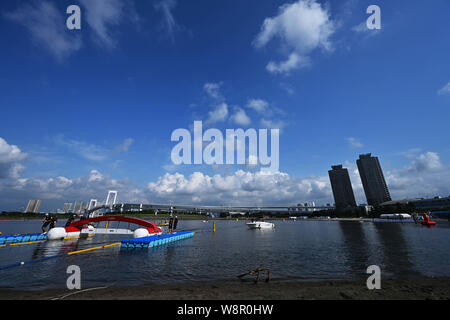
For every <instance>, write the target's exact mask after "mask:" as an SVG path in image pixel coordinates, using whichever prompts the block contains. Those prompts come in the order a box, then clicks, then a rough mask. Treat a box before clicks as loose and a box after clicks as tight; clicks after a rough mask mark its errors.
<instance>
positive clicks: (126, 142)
mask: <svg viewBox="0 0 450 320" xmlns="http://www.w3.org/2000/svg"><path fill="white" fill-rule="evenodd" d="M133 142H134V139H132V138H127V139H125V140H124V141H123V142H122V143H121V144H120V145H118V146H117V147H116V148H115V150H114V151H115V152H116V153H122V152H127V151H128V149H130V146H131V145H132V144H133Z"/></svg>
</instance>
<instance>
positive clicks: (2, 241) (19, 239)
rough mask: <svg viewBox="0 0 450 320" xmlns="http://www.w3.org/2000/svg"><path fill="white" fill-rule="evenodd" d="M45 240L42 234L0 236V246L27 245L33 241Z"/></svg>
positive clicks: (45, 237) (45, 236)
mask: <svg viewBox="0 0 450 320" xmlns="http://www.w3.org/2000/svg"><path fill="white" fill-rule="evenodd" d="M44 240H47V235H46V234H43V233H33V234H19V235H13V236H0V245H7V244H17V243H28V242H34V241H44Z"/></svg>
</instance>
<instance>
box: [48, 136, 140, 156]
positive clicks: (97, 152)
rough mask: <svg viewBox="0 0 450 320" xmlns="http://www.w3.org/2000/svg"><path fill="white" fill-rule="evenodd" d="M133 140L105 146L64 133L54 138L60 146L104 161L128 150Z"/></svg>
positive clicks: (80, 154) (129, 139)
mask: <svg viewBox="0 0 450 320" xmlns="http://www.w3.org/2000/svg"><path fill="white" fill-rule="evenodd" d="M133 142H134V140H133V139H132V138H127V139H125V140H124V141H123V142H122V143H120V144H119V145H117V146H116V147H105V146H99V145H96V144H92V143H88V142H85V141H79V140H74V139H68V138H66V137H64V136H63V135H58V136H56V137H55V138H54V143H55V144H56V145H57V146H58V147H64V148H66V149H68V150H69V151H70V152H72V153H75V154H77V155H79V156H81V157H82V158H85V159H87V160H91V161H104V160H107V159H109V158H111V157H112V156H114V155H117V154H120V153H123V152H127V151H128V149H129V147H130V146H131V144H132V143H133Z"/></svg>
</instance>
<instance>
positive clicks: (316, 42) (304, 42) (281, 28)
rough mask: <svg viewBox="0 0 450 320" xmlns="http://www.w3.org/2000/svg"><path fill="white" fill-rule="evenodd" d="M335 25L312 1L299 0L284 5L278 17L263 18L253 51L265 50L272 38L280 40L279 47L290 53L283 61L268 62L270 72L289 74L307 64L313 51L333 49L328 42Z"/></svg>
mask: <svg viewBox="0 0 450 320" xmlns="http://www.w3.org/2000/svg"><path fill="white" fill-rule="evenodd" d="M334 31H335V25H334V23H333V21H331V20H330V17H329V14H328V12H327V10H326V9H325V8H322V6H321V5H320V3H317V2H316V1H315V0H299V1H297V2H294V3H291V4H284V5H282V6H281V7H280V8H279V11H278V15H277V16H275V17H273V18H266V19H265V20H264V23H263V25H262V27H261V31H260V33H259V34H258V35H257V37H256V39H255V40H254V42H253V45H254V46H255V47H256V48H262V47H265V46H266V45H267V44H268V43H269V42H270V41H271V40H272V39H274V38H277V37H278V38H280V41H281V46H282V47H285V48H287V49H288V50H290V51H291V53H290V54H289V56H288V58H287V59H286V60H285V61H282V62H278V63H277V62H273V61H271V62H269V64H268V65H267V70H268V71H269V72H272V73H288V72H289V71H291V70H294V69H298V68H301V67H305V66H307V65H309V64H310V62H309V55H310V54H311V53H312V51H314V50H315V49H323V50H325V51H331V50H332V44H331V41H330V37H331V35H332V34H333V33H334Z"/></svg>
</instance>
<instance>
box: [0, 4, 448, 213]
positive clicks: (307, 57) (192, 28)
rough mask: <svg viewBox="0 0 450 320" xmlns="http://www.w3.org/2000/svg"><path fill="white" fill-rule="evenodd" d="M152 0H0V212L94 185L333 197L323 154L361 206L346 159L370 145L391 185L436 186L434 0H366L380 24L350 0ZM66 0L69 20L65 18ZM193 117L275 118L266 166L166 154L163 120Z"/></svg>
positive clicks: (128, 190)
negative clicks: (182, 159)
mask: <svg viewBox="0 0 450 320" xmlns="http://www.w3.org/2000/svg"><path fill="white" fill-rule="evenodd" d="M165 1H167V0H154V1H152V0H149V1H136V0H129V1H109V2H108V5H106V3H105V2H103V1H98V2H96V5H93V3H94V2H93V1H84V0H83V1H69V0H63V1H56V0H41V1H31V0H24V1H3V2H2V3H1V4H0V41H2V43H3V44H4V45H3V46H2V50H1V51H0V59H1V61H2V68H0V91H1V94H0V106H1V107H0V119H1V130H0V211H3V210H5V211H12V210H19V209H20V208H25V207H26V205H27V203H28V201H29V200H30V199H41V200H42V205H41V208H40V210H41V211H49V210H55V209H56V208H60V209H63V206H64V203H69V202H71V203H75V201H84V202H86V201H89V200H90V199H98V200H99V201H104V200H105V199H104V197H105V195H106V192H107V191H108V190H117V191H118V197H119V199H118V201H120V202H127V203H162V202H167V203H169V202H170V201H172V202H173V203H182V204H194V205H195V204H203V205H222V204H230V205H236V204H249V205H258V204H261V205H262V204H287V203H290V204H296V203H305V202H312V201H314V202H315V203H321V204H325V203H333V202H334V201H333V192H332V188H331V184H330V179H329V176H328V174H327V173H328V169H329V168H330V166H331V165H333V164H342V165H343V166H344V167H345V168H347V169H348V175H349V177H350V180H351V184H352V189H353V191H354V195H355V201H356V203H357V204H361V203H366V202H367V201H366V196H365V193H364V188H363V183H362V181H361V179H360V177H359V173H358V168H357V165H356V163H355V159H356V158H357V157H358V155H359V154H366V153H370V152H371V153H373V154H374V155H376V156H377V157H379V159H380V161H381V163H382V166H383V172H384V177H385V181H386V184H387V185H388V187H389V191H390V196H391V198H392V199H405V198H417V197H425V198H427V197H433V196H437V195H440V196H443V197H445V196H448V195H450V148H449V147H448V138H449V133H448V119H449V118H450V108H449V106H450V89H449V88H450V63H449V62H448V53H449V52H450V42H449V41H448V40H447V37H446V34H447V31H448V27H449V22H448V17H447V15H448V12H449V11H450V2H449V1H446V0H436V1H433V5H424V4H423V3H420V2H408V3H407V4H406V3H404V2H399V1H385V0H382V1H377V5H378V6H379V7H380V9H381V15H382V24H381V29H380V30H369V29H367V28H366V27H365V23H366V20H367V18H368V16H369V15H368V14H367V13H366V10H367V7H368V6H369V5H370V4H372V3H368V2H366V1H363V0H344V1H331V2H330V1H322V0H293V1H285V0H273V1H256V0H248V1H240V2H236V3H233V4H232V5H231V4H230V2H229V1H227V0H214V1H207V0H198V1H195V2H189V1H185V2H184V1H177V0H171V5H170V6H166V7H164V8H166V9H167V10H162V9H161V6H158V5H156V4H158V3H165ZM72 4H77V5H79V6H80V8H81V14H82V19H81V30H68V29H67V27H66V23H65V22H66V18H67V17H68V15H67V13H66V9H67V6H69V5H72ZM305 17H308V18H310V21H309V22H310V23H303V22H304V21H305ZM419 17H420V19H419ZM289 26H292V28H290V27H289ZM194 121H203V124H204V127H205V130H206V129H209V128H216V129H218V130H220V131H221V132H225V130H226V129H238V128H242V129H244V130H247V129H249V128H254V129H255V130H256V129H280V135H279V171H277V172H270V173H268V172H260V166H259V165H253V164H252V163H251V162H250V161H249V162H248V163H246V164H239V165H221V166H217V165H206V164H201V165H175V164H174V163H173V162H172V161H171V150H172V148H173V147H174V146H175V145H176V143H174V142H172V141H171V133H172V132H173V131H174V130H176V129H178V128H187V130H192V129H193V128H191V126H192V124H193V123H194ZM23 210H25V209H22V211H23Z"/></svg>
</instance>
